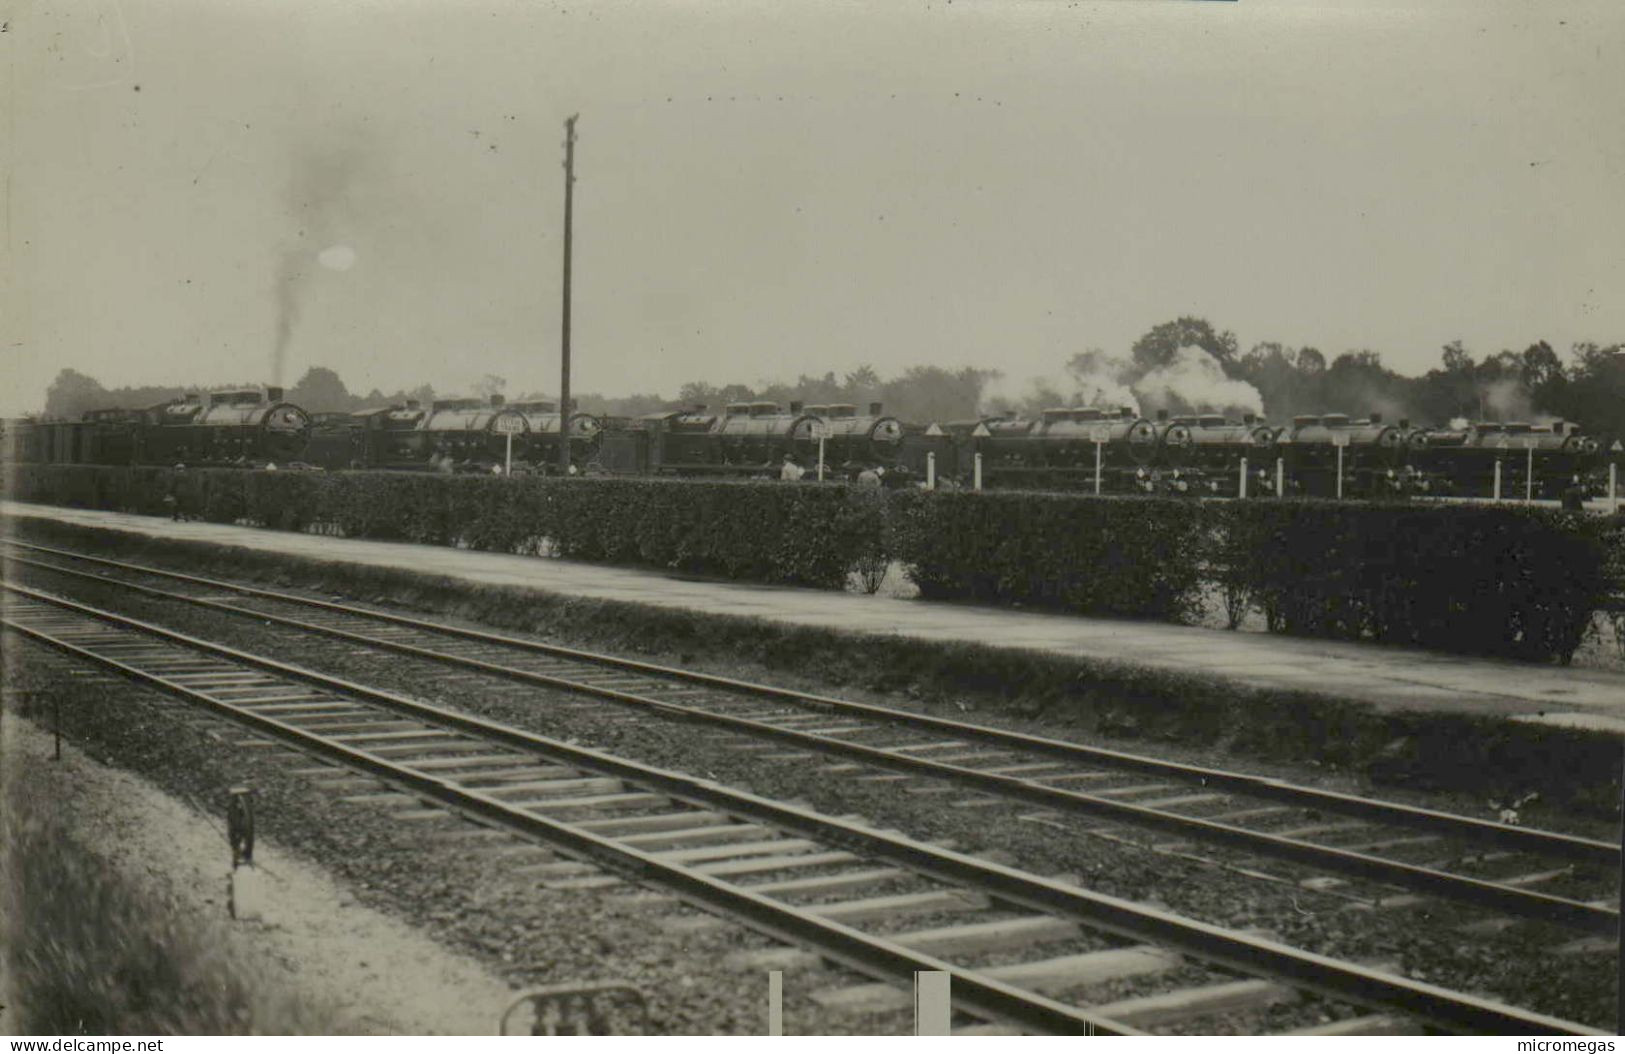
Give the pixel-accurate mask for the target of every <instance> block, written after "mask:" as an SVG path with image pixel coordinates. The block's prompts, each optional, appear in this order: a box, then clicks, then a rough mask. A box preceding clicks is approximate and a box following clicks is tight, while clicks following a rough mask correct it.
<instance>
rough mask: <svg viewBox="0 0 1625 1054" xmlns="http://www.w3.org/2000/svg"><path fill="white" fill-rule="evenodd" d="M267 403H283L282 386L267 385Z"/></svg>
mask: <svg viewBox="0 0 1625 1054" xmlns="http://www.w3.org/2000/svg"><path fill="white" fill-rule="evenodd" d="M265 401H266V402H268V403H280V402H281V401H282V386H281V385H280V384H268V385H266V386H265Z"/></svg>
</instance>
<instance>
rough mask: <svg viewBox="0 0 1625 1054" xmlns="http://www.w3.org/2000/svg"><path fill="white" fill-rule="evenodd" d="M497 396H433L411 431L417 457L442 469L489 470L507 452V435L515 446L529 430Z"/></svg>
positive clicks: (521, 415) (522, 420) (501, 459)
mask: <svg viewBox="0 0 1625 1054" xmlns="http://www.w3.org/2000/svg"><path fill="white" fill-rule="evenodd" d="M503 402H504V401H503V398H502V396H500V395H492V396H491V397H490V399H489V401H487V400H482V399H436V400H435V401H434V402H433V403H431V404H430V406H429V413H428V415H427V416H425V417H424V418H423V420H421V421H419V422H418V423H417V426H416V427H415V428H414V429H413V431H412V439H413V442H414V444H415V445H414V447H413V450H414V453H415V454H416V455H417V458H418V460H420V461H424V462H427V463H428V464H430V465H432V466H434V467H436V468H439V469H442V470H461V471H482V472H483V471H489V470H490V469H491V468H492V467H493V466H497V465H501V464H502V463H503V460H504V458H505V457H506V455H507V436H508V435H510V434H511V435H513V436H514V445H515V447H518V446H519V443H520V442H521V437H522V436H523V435H525V434H526V433H527V432H528V431H529V430H530V422H529V421H528V420H527V419H526V417H525V415H524V414H522V413H520V412H519V411H518V410H515V409H512V408H511V407H508V406H505V405H503Z"/></svg>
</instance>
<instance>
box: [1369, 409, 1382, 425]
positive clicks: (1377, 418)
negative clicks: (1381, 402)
mask: <svg viewBox="0 0 1625 1054" xmlns="http://www.w3.org/2000/svg"><path fill="white" fill-rule="evenodd" d="M1371 423H1372V424H1374V425H1380V424H1382V415H1381V414H1379V413H1378V412H1377V411H1375V410H1373V411H1371Z"/></svg>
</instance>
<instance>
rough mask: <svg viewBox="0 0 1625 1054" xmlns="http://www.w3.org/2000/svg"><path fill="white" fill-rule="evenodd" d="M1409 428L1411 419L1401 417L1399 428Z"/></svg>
mask: <svg viewBox="0 0 1625 1054" xmlns="http://www.w3.org/2000/svg"><path fill="white" fill-rule="evenodd" d="M1410 426H1411V419H1410V418H1409V417H1401V418H1400V419H1399V427H1401V428H1409V427H1410Z"/></svg>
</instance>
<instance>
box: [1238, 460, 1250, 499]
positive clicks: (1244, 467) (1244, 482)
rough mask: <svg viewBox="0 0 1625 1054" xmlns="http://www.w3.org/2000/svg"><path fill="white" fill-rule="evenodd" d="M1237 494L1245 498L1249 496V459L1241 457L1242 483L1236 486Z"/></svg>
mask: <svg viewBox="0 0 1625 1054" xmlns="http://www.w3.org/2000/svg"><path fill="white" fill-rule="evenodd" d="M1236 494H1237V496H1239V497H1243V498H1245V497H1246V496H1247V459H1246V458H1242V459H1241V485H1240V486H1239V487H1237V488H1236Z"/></svg>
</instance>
